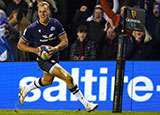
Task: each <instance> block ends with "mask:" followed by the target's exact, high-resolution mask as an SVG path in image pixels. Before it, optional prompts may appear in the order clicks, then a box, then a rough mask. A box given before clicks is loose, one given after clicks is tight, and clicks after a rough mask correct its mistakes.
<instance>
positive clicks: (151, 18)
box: [146, 2, 160, 37]
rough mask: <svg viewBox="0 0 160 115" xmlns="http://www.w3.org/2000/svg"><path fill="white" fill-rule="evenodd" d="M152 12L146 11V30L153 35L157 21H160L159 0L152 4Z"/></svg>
mask: <svg viewBox="0 0 160 115" xmlns="http://www.w3.org/2000/svg"><path fill="white" fill-rule="evenodd" d="M152 8H153V10H152V13H149V12H147V14H146V15H147V16H146V17H147V19H148V20H147V22H148V24H147V30H148V32H149V33H150V35H151V36H152V37H153V36H154V32H155V28H156V25H158V22H159V21H160V2H154V3H153V5H152Z"/></svg>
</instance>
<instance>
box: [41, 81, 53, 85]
mask: <svg viewBox="0 0 160 115" xmlns="http://www.w3.org/2000/svg"><path fill="white" fill-rule="evenodd" d="M43 85H45V86H46V85H52V81H45V80H44V81H43Z"/></svg>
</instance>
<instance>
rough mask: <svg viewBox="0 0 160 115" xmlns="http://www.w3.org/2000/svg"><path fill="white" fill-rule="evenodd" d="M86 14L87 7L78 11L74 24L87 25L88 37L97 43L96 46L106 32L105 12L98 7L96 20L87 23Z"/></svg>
mask: <svg viewBox="0 0 160 115" xmlns="http://www.w3.org/2000/svg"><path fill="white" fill-rule="evenodd" d="M85 13H87V7H86V6H82V7H81V8H80V10H77V12H76V14H75V16H74V18H73V22H74V23H75V25H80V24H82V23H83V24H86V25H87V26H88V35H89V36H90V39H91V40H93V41H95V44H96V45H97V44H98V41H99V39H98V36H99V34H100V33H101V32H102V31H103V30H104V27H105V23H106V21H105V19H104V18H103V10H102V8H101V7H96V8H95V9H94V13H93V14H94V15H93V16H94V18H93V19H92V20H91V21H86V19H87V16H85ZM96 47H97V46H96ZM97 50H98V49H97Z"/></svg>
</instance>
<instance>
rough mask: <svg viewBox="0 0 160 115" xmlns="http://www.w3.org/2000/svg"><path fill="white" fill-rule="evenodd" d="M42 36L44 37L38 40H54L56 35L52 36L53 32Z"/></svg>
mask: <svg viewBox="0 0 160 115" xmlns="http://www.w3.org/2000/svg"><path fill="white" fill-rule="evenodd" d="M42 37H43V38H44V39H40V42H48V41H51V40H54V39H56V37H54V34H53V33H52V34H49V35H42Z"/></svg>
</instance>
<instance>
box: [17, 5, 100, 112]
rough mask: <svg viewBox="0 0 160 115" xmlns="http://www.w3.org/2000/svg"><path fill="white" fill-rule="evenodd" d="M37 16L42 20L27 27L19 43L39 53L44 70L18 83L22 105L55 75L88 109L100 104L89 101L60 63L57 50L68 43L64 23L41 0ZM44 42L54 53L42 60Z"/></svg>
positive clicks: (29, 50)
mask: <svg viewBox="0 0 160 115" xmlns="http://www.w3.org/2000/svg"><path fill="white" fill-rule="evenodd" d="M38 16H39V20H37V21H36V22H34V23H32V24H31V25H30V26H28V27H27V28H26V30H25V31H24V33H23V35H22V37H21V38H20V40H19V42H18V46H17V47H18V49H20V50H22V51H25V52H31V53H35V54H37V55H38V57H37V61H38V65H39V67H40V68H41V69H42V70H43V78H37V79H36V80H35V81H33V82H32V83H31V84H29V85H27V86H20V87H19V92H20V96H19V101H20V103H21V104H22V105H23V103H24V99H25V97H26V96H27V94H28V93H29V92H30V91H31V90H33V89H36V88H40V87H42V86H47V85H51V84H52V82H53V79H54V77H55V76H56V77H58V78H60V79H61V80H63V81H64V82H65V83H66V84H67V86H68V88H69V90H70V92H71V93H73V95H75V96H76V98H77V99H78V100H79V101H80V102H81V103H82V104H83V105H84V107H85V108H86V110H87V111H88V112H91V111H93V110H94V109H96V108H97V107H98V104H94V103H90V102H88V100H87V99H86V98H85V97H84V96H83V95H82V93H81V91H80V90H79V88H78V86H77V85H76V84H75V83H74V81H73V78H72V76H71V75H70V74H69V73H68V72H67V71H66V70H65V69H64V68H62V67H61V66H60V65H59V64H58V61H59V60H58V56H59V55H58V51H61V50H63V49H64V48H66V47H67V46H68V39H67V35H66V32H65V31H64V29H63V26H62V25H61V23H60V22H59V21H58V20H56V19H54V18H50V17H49V16H50V7H49V4H48V3H47V2H40V3H39V4H38ZM29 41H31V42H33V44H34V47H31V46H28V45H27V42H29ZM41 45H49V46H50V47H51V52H50V54H53V56H52V57H51V58H50V59H49V60H42V59H41V58H40V56H39V54H38V52H39V48H38V47H39V46H41Z"/></svg>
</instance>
